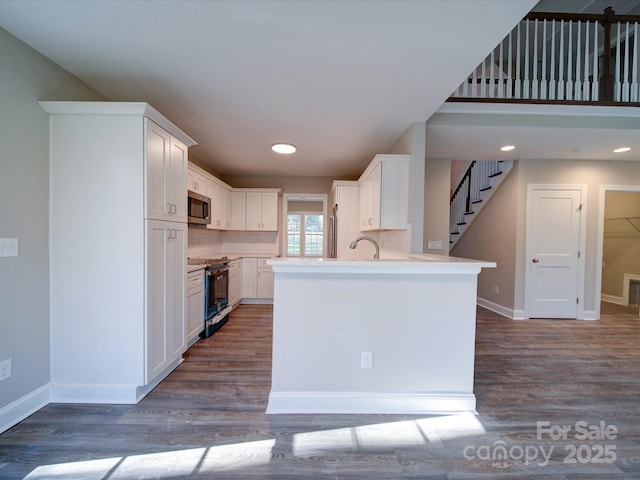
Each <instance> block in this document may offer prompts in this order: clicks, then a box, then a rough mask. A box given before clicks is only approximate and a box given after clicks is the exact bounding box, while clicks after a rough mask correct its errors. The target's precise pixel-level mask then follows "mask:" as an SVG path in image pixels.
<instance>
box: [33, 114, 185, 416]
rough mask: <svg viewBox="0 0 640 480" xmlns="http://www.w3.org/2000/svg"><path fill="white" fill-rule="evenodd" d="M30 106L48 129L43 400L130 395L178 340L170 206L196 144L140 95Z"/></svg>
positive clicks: (179, 294) (159, 370) (180, 319)
mask: <svg viewBox="0 0 640 480" xmlns="http://www.w3.org/2000/svg"><path fill="white" fill-rule="evenodd" d="M40 105H41V106H42V108H43V109H44V110H45V111H46V112H47V113H48V114H50V129H51V130H50V136H49V139H50V140H49V141H50V146H49V152H50V185H51V190H50V215H51V223H50V237H49V238H50V254H49V259H50V299H51V300H50V305H51V307H50V324H51V339H50V349H51V354H50V358H51V387H50V390H49V392H50V399H51V401H52V402H63V403H64V402H80V403H136V402H137V401H139V400H140V399H141V398H142V397H143V396H144V395H146V394H147V393H148V392H149V391H151V389H153V387H155V385H157V384H158V383H159V382H160V380H162V378H163V377H164V376H166V375H167V374H168V373H169V372H170V371H171V370H172V369H173V368H175V367H176V366H177V365H178V364H179V362H180V358H181V355H182V352H183V351H184V348H185V344H186V343H185V342H186V331H185V310H186V308H185V295H186V290H185V288H186V231H187V230H186V229H187V224H186V223H185V222H186V215H185V216H184V217H183V214H181V213H180V212H181V211H182V210H185V203H186V195H185V190H186V186H187V185H186V168H187V164H186V155H187V146H191V145H194V143H195V142H193V140H191V139H190V138H189V137H188V136H187V135H185V134H184V133H183V132H182V131H180V130H179V129H178V128H176V127H175V126H174V125H173V124H171V122H169V121H168V120H167V119H166V118H165V117H163V116H162V115H161V114H160V113H158V112H157V111H156V110H155V109H153V108H152V107H151V106H150V105H148V104H146V103H121V102H40ZM177 192H179V194H178V193H177ZM176 195H177V196H176ZM78 198H81V199H82V201H78ZM160 199H162V201H160ZM167 205H169V208H167ZM174 205H175V207H174ZM184 213H186V211H185V212H184ZM167 220H171V221H167Z"/></svg>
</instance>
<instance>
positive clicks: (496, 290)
mask: <svg viewBox="0 0 640 480" xmlns="http://www.w3.org/2000/svg"><path fill="white" fill-rule="evenodd" d="M493 294H494V295H500V287H499V286H497V285H496V286H495V287H493Z"/></svg>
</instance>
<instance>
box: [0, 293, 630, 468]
mask: <svg viewBox="0 0 640 480" xmlns="http://www.w3.org/2000/svg"><path fill="white" fill-rule="evenodd" d="M271 318H272V310H271V307H270V306H264V305H242V306H240V307H239V308H237V309H236V310H235V311H234V312H233V313H232V315H231V318H230V320H229V322H228V323H227V325H225V327H224V328H223V329H221V330H220V331H219V332H218V333H216V334H215V335H214V336H213V337H210V338H208V339H206V340H202V341H200V342H198V343H197V344H196V345H195V346H193V347H192V348H191V349H190V350H189V351H188V352H187V354H186V357H185V362H184V363H183V364H182V365H180V367H178V368H177V369H176V370H175V371H174V372H173V373H172V374H171V375H170V376H169V377H168V378H167V379H166V380H165V381H164V382H162V383H161V384H160V385H159V386H158V387H157V388H156V389H155V390H154V391H153V392H152V393H151V394H149V396H147V397H146V398H145V399H144V400H143V401H142V402H140V403H139V404H138V405H63V404H51V405H49V406H47V407H45V408H43V409H42V410H40V411H39V412H37V413H36V414H34V415H32V416H31V417H29V418H28V419H26V420H25V421H23V422H21V423H20V424H18V425H16V426H15V427H14V428H12V429H10V430H9V431H7V432H5V433H4V434H2V435H0V479H14V478H20V479H21V478H29V479H54V478H55V479H65V480H67V479H76V478H78V479H79V478H82V479H107V478H108V479H141V478H215V479H249V480H251V479H298V478H305V479H318V480H320V479H323V480H324V479H335V480H337V479H355V480H357V479H362V480H364V479H492V478H502V479H515V478H519V479H520V478H524V479H526V478H531V479H554V480H559V479H564V480H580V479H598V480H603V479H638V478H640V349H639V343H640V318H638V311H637V308H626V307H620V306H616V305H611V304H606V303H605V304H603V307H602V319H601V320H600V321H597V322H584V321H574V320H527V321H512V320H508V319H505V318H503V317H500V316H499V315H497V314H494V313H492V312H489V311H487V310H484V309H481V308H479V309H478V322H477V342H476V377H475V383H476V387H475V392H476V395H477V399H478V415H477V416H474V415H471V414H459V415H450V416H403V415H265V414H264V411H265V407H266V402H267V397H268V394H269V386H270V361H271ZM452 348H454V346H452ZM538 422H546V423H545V424H541V427H540V428H538ZM581 422H582V423H581ZM602 422H604V423H602ZM565 425H566V426H568V427H567V428H568V429H569V430H568V431H567V432H566V438H563V437H562V435H560V432H561V431H562V430H561V428H562V426H565ZM602 426H604V430H605V431H606V430H607V428H608V431H606V432H605V433H606V435H605V437H608V438H597V439H586V440H585V439H582V438H581V432H582V430H588V431H590V432H595V430H596V428H597V429H600V428H601V427H602ZM614 429H615V430H616V432H615V433H614ZM596 433H597V432H596ZM556 434H558V435H556ZM501 453H502V454H503V456H502V457H501V456H500V454H501ZM614 457H615V458H614ZM572 461H573V463H572Z"/></svg>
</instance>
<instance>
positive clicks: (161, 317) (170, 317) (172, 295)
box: [146, 220, 187, 381]
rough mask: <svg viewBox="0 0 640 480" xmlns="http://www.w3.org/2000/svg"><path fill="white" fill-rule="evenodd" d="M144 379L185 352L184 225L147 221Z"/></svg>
mask: <svg viewBox="0 0 640 480" xmlns="http://www.w3.org/2000/svg"><path fill="white" fill-rule="evenodd" d="M146 237H147V292H148V293H147V296H148V298H147V342H146V357H147V368H146V370H147V371H146V380H147V381H150V380H152V379H154V378H156V377H157V376H158V375H160V374H161V373H162V372H163V371H164V370H165V369H166V368H167V367H169V366H170V365H171V364H172V363H173V362H175V361H176V360H177V359H179V358H180V357H181V355H182V353H183V352H184V351H185V349H186V340H187V339H186V334H187V332H186V324H185V316H186V302H185V294H186V278H185V267H184V259H185V258H186V257H187V225H186V224H184V223H174V222H162V221H158V220H147V231H146Z"/></svg>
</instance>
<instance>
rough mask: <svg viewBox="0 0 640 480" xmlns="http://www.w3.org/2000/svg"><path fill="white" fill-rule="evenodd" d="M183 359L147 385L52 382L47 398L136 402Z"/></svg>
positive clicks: (97, 401) (55, 401)
mask: <svg viewBox="0 0 640 480" xmlns="http://www.w3.org/2000/svg"><path fill="white" fill-rule="evenodd" d="M183 361H184V360H183V359H182V358H180V359H178V360H176V361H174V362H173V363H172V364H171V365H169V366H168V367H167V368H165V369H164V370H163V371H162V373H160V374H159V375H158V376H157V377H156V378H154V379H153V380H152V381H151V382H149V383H148V384H147V385H142V386H140V385H61V384H52V385H51V389H50V395H49V398H50V400H51V402H52V403H117V404H125V405H132V404H136V403H138V402H139V401H140V400H142V399H143V398H144V397H145V396H146V395H148V394H149V392H151V390H153V389H154V388H156V387H157V386H158V384H159V383H160V382H161V381H162V380H164V379H165V377H166V376H167V375H169V374H170V373H171V372H172V371H173V370H175V368H176V367H177V366H178V365H180V364H181V363H182V362H183Z"/></svg>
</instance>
